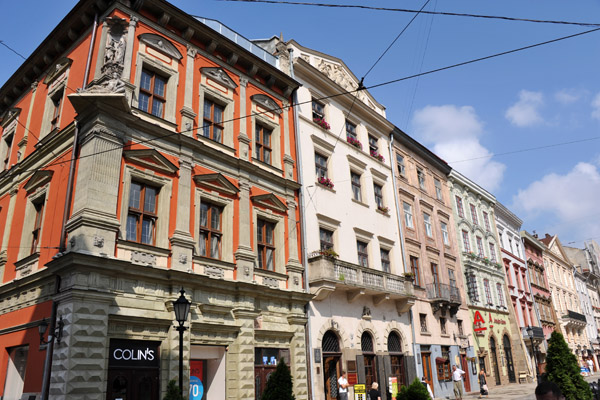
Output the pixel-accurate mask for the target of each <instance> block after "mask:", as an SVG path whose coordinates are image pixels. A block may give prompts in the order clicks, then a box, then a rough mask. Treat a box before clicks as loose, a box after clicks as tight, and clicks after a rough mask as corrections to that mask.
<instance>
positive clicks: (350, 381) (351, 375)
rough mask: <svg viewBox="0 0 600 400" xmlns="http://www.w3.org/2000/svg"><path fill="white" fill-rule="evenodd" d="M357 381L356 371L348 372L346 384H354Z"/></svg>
mask: <svg viewBox="0 0 600 400" xmlns="http://www.w3.org/2000/svg"><path fill="white" fill-rule="evenodd" d="M357 383H358V376H357V375H356V372H348V385H356V384H357Z"/></svg>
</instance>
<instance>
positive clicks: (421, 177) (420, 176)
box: [417, 168, 425, 190]
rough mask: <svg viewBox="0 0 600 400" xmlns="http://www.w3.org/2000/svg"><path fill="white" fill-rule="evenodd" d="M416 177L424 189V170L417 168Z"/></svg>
mask: <svg viewBox="0 0 600 400" xmlns="http://www.w3.org/2000/svg"><path fill="white" fill-rule="evenodd" d="M417 179H418V180H419V187H420V188H421V189H422V190H425V172H423V170H422V169H421V168H417Z"/></svg>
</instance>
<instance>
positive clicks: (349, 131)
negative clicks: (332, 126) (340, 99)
mask: <svg viewBox="0 0 600 400" xmlns="http://www.w3.org/2000/svg"><path fill="white" fill-rule="evenodd" d="M345 127H346V138H348V137H351V138H353V139H356V140H358V134H357V132H356V130H357V127H358V126H357V125H356V124H354V123H352V122H350V121H349V120H347V119H346V121H345ZM349 127H350V128H351V129H348V128H349Z"/></svg>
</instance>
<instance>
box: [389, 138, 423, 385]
mask: <svg viewBox="0 0 600 400" xmlns="http://www.w3.org/2000/svg"><path fill="white" fill-rule="evenodd" d="M393 145H394V131H393V130H392V132H390V140H389V152H390V166H391V167H392V184H393V187H394V203H395V205H396V219H397V221H398V234H399V236H400V252H401V254H402V263H403V264H404V272H408V271H407V270H406V267H407V264H406V252H405V250H404V234H403V233H402V217H401V214H400V199H399V198H398V186H397V184H398V182H397V181H396V179H397V178H396V168H394V160H395V158H394V157H393V155H394V152H393ZM408 320H409V323H410V330H411V334H412V342H411V343H412V344H413V357H414V358H415V374H416V376H418V375H419V374H418V372H417V369H416V368H417V344H416V343H415V324H414V319H413V310H412V307H411V308H410V310H409V314H408Z"/></svg>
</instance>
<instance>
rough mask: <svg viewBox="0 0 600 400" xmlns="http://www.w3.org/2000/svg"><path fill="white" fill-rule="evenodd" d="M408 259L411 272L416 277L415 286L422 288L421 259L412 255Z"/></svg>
mask: <svg viewBox="0 0 600 400" xmlns="http://www.w3.org/2000/svg"><path fill="white" fill-rule="evenodd" d="M408 259H409V264H410V271H411V272H412V274H413V275H414V284H415V285H416V286H418V287H422V286H421V274H420V271H419V257H417V256H413V255H410V256H409V258H408Z"/></svg>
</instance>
